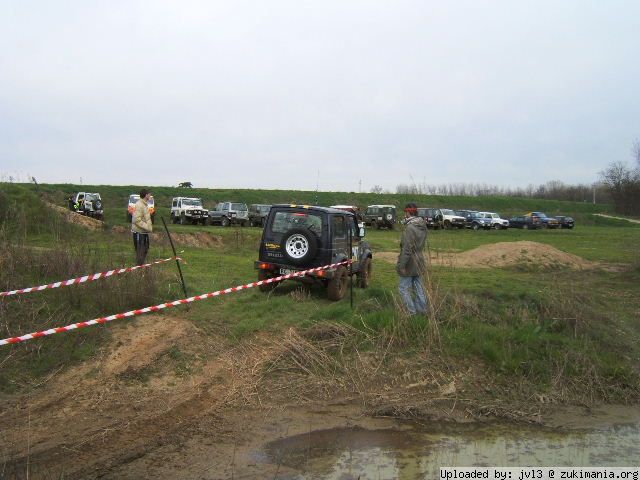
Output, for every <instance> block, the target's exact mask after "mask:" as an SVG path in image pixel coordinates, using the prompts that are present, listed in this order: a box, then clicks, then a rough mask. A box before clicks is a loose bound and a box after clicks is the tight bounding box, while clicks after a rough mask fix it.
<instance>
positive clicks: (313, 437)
mask: <svg viewBox="0 0 640 480" xmlns="http://www.w3.org/2000/svg"><path fill="white" fill-rule="evenodd" d="M396 426H397V427H400V425H399V424H397V425H396ZM639 445H640V423H633V424H627V425H615V426H609V427H605V428H600V429H598V430H583V431H557V430H553V429H545V428H536V427H526V426H524V427H523V426H514V425H502V424H486V425H478V424H466V425H464V424H463V425H457V424H456V425H450V424H435V425H434V426H433V428H430V427H424V426H421V427H417V426H412V427H410V428H408V429H407V427H406V426H404V427H402V428H401V429H389V430H366V429H363V428H343V429H330V430H316V431H312V432H309V433H308V434H303V435H296V436H292V437H288V438H284V439H280V440H276V441H274V442H271V443H269V444H268V445H267V447H266V448H265V453H266V456H267V458H268V461H269V462H270V463H275V464H278V465H282V466H284V467H287V469H286V470H287V472H288V473H285V472H284V471H283V472H282V474H281V475H278V476H277V478H279V479H292V480H293V479H322V480H329V479H332V480H333V479H336V480H347V479H357V478H360V479H363V480H364V479H380V480H384V479H423V478H439V469H440V467H446V466H459V467H464V466H467V467H471V466H485V467H489V466H497V467H509V466H547V467H554V466H600V467H605V466H620V467H623V466H636V465H637V461H638V458H640V446H639ZM283 470H284V469H283ZM293 472H295V473H293Z"/></svg>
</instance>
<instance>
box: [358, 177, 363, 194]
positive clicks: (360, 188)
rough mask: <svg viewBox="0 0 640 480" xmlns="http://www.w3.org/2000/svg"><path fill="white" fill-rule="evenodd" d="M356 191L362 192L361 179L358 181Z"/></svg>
mask: <svg viewBox="0 0 640 480" xmlns="http://www.w3.org/2000/svg"><path fill="white" fill-rule="evenodd" d="M358 193H362V179H360V181H359V182H358Z"/></svg>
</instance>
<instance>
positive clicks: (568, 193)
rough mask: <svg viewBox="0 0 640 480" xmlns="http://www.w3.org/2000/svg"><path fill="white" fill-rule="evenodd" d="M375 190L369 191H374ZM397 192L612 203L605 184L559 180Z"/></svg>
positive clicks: (428, 187) (417, 186) (401, 187)
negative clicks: (573, 183) (515, 185)
mask: <svg viewBox="0 0 640 480" xmlns="http://www.w3.org/2000/svg"><path fill="white" fill-rule="evenodd" d="M376 190H377V189H376V187H374V188H373V189H372V191H373V192H375V191H376ZM396 193H401V194H419V195H444V196H465V197H487V196H494V197H520V198H539V199H544V200H566V201H570V202H590V203H599V204H604V203H612V200H613V198H612V196H611V193H610V189H609V187H608V186H607V185H606V184H605V183H596V184H592V185H567V184H566V183H563V182H561V181H560V180H552V181H549V182H547V183H545V184H544V185H538V186H536V185H528V186H527V187H516V188H512V187H501V186H498V185H487V184H486V183H449V184H441V185H430V184H426V183H422V184H412V185H407V184H400V185H398V186H397V187H396Z"/></svg>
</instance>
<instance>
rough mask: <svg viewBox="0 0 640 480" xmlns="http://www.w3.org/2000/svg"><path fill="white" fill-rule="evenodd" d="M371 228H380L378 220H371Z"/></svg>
mask: <svg viewBox="0 0 640 480" xmlns="http://www.w3.org/2000/svg"><path fill="white" fill-rule="evenodd" d="M371 229H372V230H373V229H376V230H380V227H379V226H378V222H376V221H375V220H371Z"/></svg>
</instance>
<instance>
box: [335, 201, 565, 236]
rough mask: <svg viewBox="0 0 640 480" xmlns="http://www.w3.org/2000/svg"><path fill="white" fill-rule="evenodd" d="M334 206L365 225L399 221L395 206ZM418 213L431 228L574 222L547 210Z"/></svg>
mask: <svg viewBox="0 0 640 480" xmlns="http://www.w3.org/2000/svg"><path fill="white" fill-rule="evenodd" d="M333 207H334V208H339V209H342V210H348V211H351V212H353V213H355V214H356V215H357V216H358V217H359V219H360V220H361V221H363V222H364V223H365V225H367V226H370V227H372V228H377V229H380V228H388V229H393V228H395V225H396V224H397V222H398V217H397V208H396V206H395V205H370V206H368V207H367V209H366V210H365V212H364V213H363V214H361V213H360V212H359V210H358V208H357V207H355V206H349V205H334V206H333ZM418 216H420V217H423V218H424V219H425V220H426V222H427V227H428V228H433V229H435V230H437V229H440V228H441V229H454V228H457V229H463V228H470V229H473V230H480V229H483V230H490V229H497V230H500V229H507V228H510V227H511V228H523V229H536V228H573V227H574V226H575V221H574V219H573V218H572V217H570V216H568V215H559V216H555V217H548V216H547V215H545V213H544V212H529V213H525V214H524V215H519V216H515V217H511V218H510V219H508V220H507V219H503V218H501V217H500V214H499V213H496V212H479V211H477V210H452V209H449V208H428V207H420V208H418Z"/></svg>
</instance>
